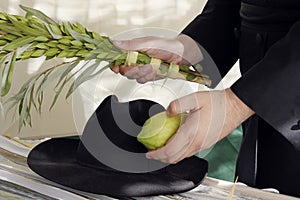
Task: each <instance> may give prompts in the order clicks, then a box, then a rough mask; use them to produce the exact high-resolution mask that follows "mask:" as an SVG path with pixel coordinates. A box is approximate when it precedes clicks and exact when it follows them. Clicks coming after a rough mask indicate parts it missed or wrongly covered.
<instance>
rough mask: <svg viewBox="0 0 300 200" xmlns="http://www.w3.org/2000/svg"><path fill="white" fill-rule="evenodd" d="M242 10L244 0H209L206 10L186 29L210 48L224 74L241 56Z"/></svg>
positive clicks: (184, 32)
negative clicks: (239, 51) (239, 31)
mask: <svg viewBox="0 0 300 200" xmlns="http://www.w3.org/2000/svg"><path fill="white" fill-rule="evenodd" d="M239 10H240V0H208V2H207V3H206V5H205V7H204V9H203V11H202V13H201V14H199V15H198V16H197V17H196V18H195V19H194V20H193V21H192V22H191V23H190V24H189V25H188V26H187V27H186V28H185V29H184V30H183V31H182V33H183V34H186V35H189V36H190V37H192V38H193V39H194V40H195V41H197V42H198V43H199V44H200V45H201V46H202V47H203V48H204V49H205V50H206V51H207V52H208V54H209V55H210V56H211V58H212V60H213V61H214V63H215V64H216V65H217V67H218V70H219V72H220V74H221V76H224V75H225V74H226V73H227V72H228V70H229V69H230V68H231V67H232V66H233V64H234V63H235V62H236V61H237V59H238V40H237V37H236V32H237V31H236V30H237V29H238V28H239V26H240V16H239ZM204 59H205V56H204ZM208 67H209V66H207V67H206V66H204V69H205V68H208Z"/></svg>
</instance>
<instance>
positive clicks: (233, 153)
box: [196, 126, 243, 182]
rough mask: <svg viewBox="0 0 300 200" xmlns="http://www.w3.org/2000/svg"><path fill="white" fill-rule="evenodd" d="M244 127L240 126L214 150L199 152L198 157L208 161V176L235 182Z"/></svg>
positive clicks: (213, 148)
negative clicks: (236, 165)
mask: <svg viewBox="0 0 300 200" xmlns="http://www.w3.org/2000/svg"><path fill="white" fill-rule="evenodd" d="M242 135H243V131H242V127H241V126H239V127H238V128H236V129H235V130H234V131H233V132H232V133H231V134H229V135H228V136H227V137H226V138H224V139H222V140H221V141H219V142H218V143H217V144H215V145H214V146H213V147H212V148H210V149H208V150H205V151H202V152H199V153H197V154H196V156H198V157H201V158H204V159H205V160H207V161H208V163H209V165H208V176H209V177H213V178H217V179H221V180H226V181H231V182H233V181H234V175H235V164H236V159H237V156H238V152H239V149H240V145H241V141H242Z"/></svg>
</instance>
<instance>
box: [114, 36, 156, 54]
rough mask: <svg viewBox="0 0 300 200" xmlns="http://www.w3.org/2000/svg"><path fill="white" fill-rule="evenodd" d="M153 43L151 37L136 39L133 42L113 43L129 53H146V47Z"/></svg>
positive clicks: (118, 41) (120, 41)
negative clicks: (150, 42)
mask: <svg viewBox="0 0 300 200" xmlns="http://www.w3.org/2000/svg"><path fill="white" fill-rule="evenodd" d="M149 41H151V38H150V37H142V38H136V39H132V40H113V41H112V43H113V44H114V45H115V46H116V47H118V48H120V49H123V50H128V51H145V50H146V49H147V48H145V46H149V45H146V44H147V43H149Z"/></svg>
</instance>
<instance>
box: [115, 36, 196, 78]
mask: <svg viewBox="0 0 300 200" xmlns="http://www.w3.org/2000/svg"><path fill="white" fill-rule="evenodd" d="M112 42H113V44H114V45H115V46H117V47H118V48H120V49H123V50H128V51H139V52H144V53H146V54H148V55H149V56H151V57H153V58H158V59H161V60H164V61H167V62H169V63H175V64H181V65H191V64H195V63H197V62H199V61H201V60H202V54H201V51H200V49H199V47H198V45H197V44H196V43H195V42H194V40H192V39H191V38H190V37H189V36H186V35H180V36H178V37H177V38H174V39H166V38H160V37H153V36H151V37H143V38H136V39H132V40H124V41H120V40H115V41H112ZM111 69H112V70H113V71H114V72H115V73H121V74H122V75H124V76H126V77H127V78H129V79H136V80H137V82H139V83H145V82H147V81H153V80H157V79H161V78H162V77H161V76H160V75H159V74H157V72H156V71H155V70H154V69H153V67H152V65H151V64H146V65H142V66H138V67H137V66H134V65H133V66H112V67H111Z"/></svg>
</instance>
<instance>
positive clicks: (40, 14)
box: [20, 5, 58, 25]
mask: <svg viewBox="0 0 300 200" xmlns="http://www.w3.org/2000/svg"><path fill="white" fill-rule="evenodd" d="M20 7H21V8H22V9H23V10H24V11H26V12H27V13H29V14H31V15H33V16H36V17H37V18H39V19H40V20H42V21H44V22H46V23H47V24H56V25H58V24H57V23H56V22H55V21H54V20H53V19H51V18H50V17H48V16H47V15H46V14H44V13H43V12H41V11H39V10H36V9H34V8H29V7H26V6H23V5H20Z"/></svg>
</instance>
